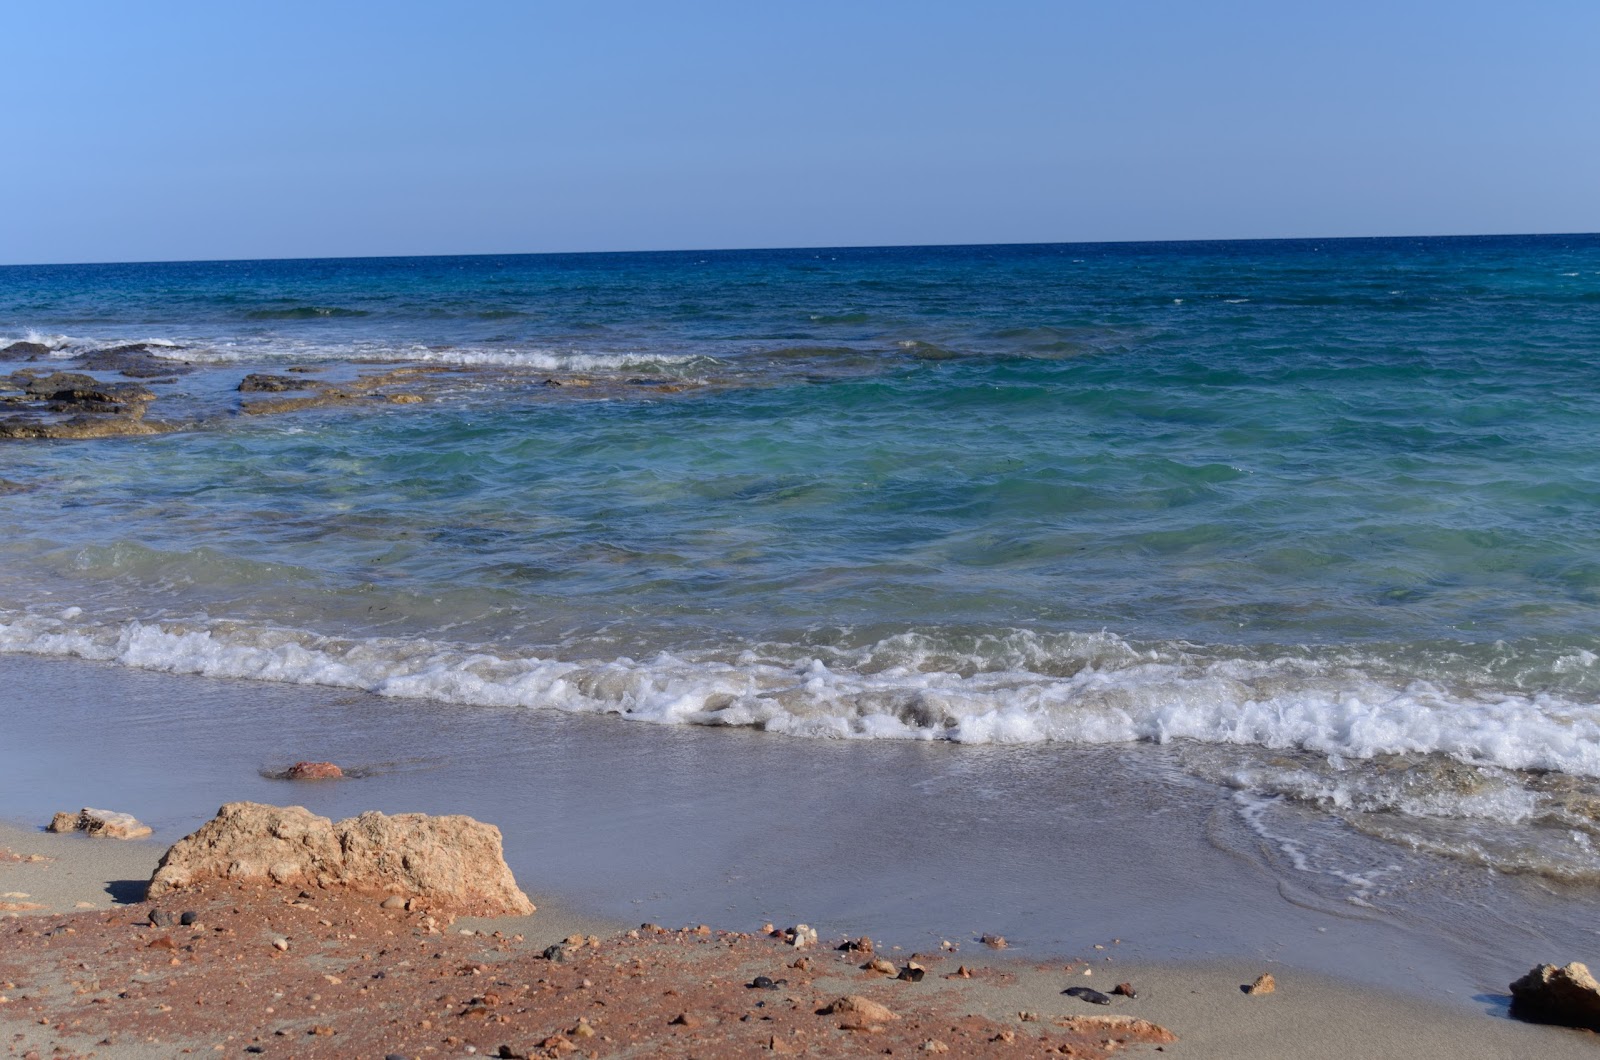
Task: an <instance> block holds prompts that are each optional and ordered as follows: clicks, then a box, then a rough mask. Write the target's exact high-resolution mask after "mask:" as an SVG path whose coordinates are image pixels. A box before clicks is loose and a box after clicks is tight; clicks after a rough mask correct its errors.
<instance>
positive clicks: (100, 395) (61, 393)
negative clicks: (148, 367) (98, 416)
mask: <svg viewBox="0 0 1600 1060" xmlns="http://www.w3.org/2000/svg"><path fill="white" fill-rule="evenodd" d="M83 378H86V379H87V378H88V377H87V376H84V377H83ZM39 382H40V383H43V382H46V380H43V379H41V380H39ZM49 397H50V400H51V401H55V402H59V403H62V404H68V405H82V406H84V407H85V408H87V409H88V410H89V411H91V412H115V411H117V406H122V405H133V404H138V403H142V402H146V401H154V400H155V399H156V396H155V394H154V393H153V392H151V391H150V390H149V388H147V387H142V386H140V385H139V384H138V383H92V384H91V385H87V386H85V385H81V384H80V385H76V386H70V387H65V388H63V389H60V390H57V391H56V392H55V393H53V394H50V395H49ZM105 405H110V406H113V407H112V408H100V407H97V406H105Z"/></svg>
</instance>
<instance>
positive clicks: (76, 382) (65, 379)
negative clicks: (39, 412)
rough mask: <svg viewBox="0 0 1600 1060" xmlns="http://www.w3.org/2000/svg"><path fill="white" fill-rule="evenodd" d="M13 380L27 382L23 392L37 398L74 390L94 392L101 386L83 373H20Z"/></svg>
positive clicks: (23, 385)
mask: <svg viewBox="0 0 1600 1060" xmlns="http://www.w3.org/2000/svg"><path fill="white" fill-rule="evenodd" d="M11 378H12V380H13V381H22V380H25V381H23V382H22V389H23V390H25V391H27V392H28V393H30V394H32V395H34V396H35V397H45V398H48V397H54V396H55V395H56V394H58V393H69V392H71V391H74V390H92V389H94V388H95V387H97V386H99V385H100V380H98V379H96V378H95V377H94V376H92V375H84V374H83V373H82V372H51V373H50V374H49V375H35V374H34V373H32V372H28V373H23V372H18V373H16V374H15V375H13V376H12V377H11Z"/></svg>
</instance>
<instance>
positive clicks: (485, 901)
mask: <svg viewBox="0 0 1600 1060" xmlns="http://www.w3.org/2000/svg"><path fill="white" fill-rule="evenodd" d="M210 880H248V881H255V882H270V883H276V884H299V885H311V884H315V885H317V886H320V887H341V888H346V889H349V890H352V891H359V892H368V893H383V894H399V895H414V896H417V897H420V898H424V899H426V900H427V901H428V903H429V905H430V907H431V908H432V909H434V910H435V911H438V912H446V913H452V914H458V915H470V916H507V915H526V914H528V913H531V912H533V911H534V906H533V903H532V902H530V901H528V896H527V895H525V894H523V893H522V891H521V890H520V889H518V887H517V884H516V880H515V879H513V878H512V876H511V870H510V869H509V868H507V867H506V863H505V858H504V856H503V854H502V851H501V844H500V830H499V829H498V828H496V827H494V826H493V825H490V824H483V823H482V822H479V821H475V820H473V819H472V818H470V817H460V816H450V817H430V816H428V815H427V814H421V813H400V814H394V815H392V816H391V815H385V814H382V813H377V812H368V813H364V814H362V815H360V816H359V817H351V818H347V819H345V820H343V821H339V822H337V823H335V822H332V821H330V820H328V818H326V817H319V816H317V815H316V814H314V813H312V812H310V811H309V810H307V809H305V808H304V807H301V806H267V805H263V804H262V803H256V802H230V803H228V804H227V805H226V806H224V807H222V808H221V809H220V810H218V811H217V816H216V817H214V818H213V819H212V820H210V821H209V822H207V823H206V824H205V825H203V826H202V827H201V828H200V830H199V831H197V832H195V833H194V834H193V835H191V836H188V837H186V838H184V839H182V840H180V841H179V842H178V843H177V844H176V845H174V846H173V847H172V849H171V850H168V851H167V852H166V854H164V855H163V856H162V858H161V864H160V865H158V866H157V867H156V871H155V875H154V876H152V877H151V878H150V888H149V892H148V896H149V897H150V898H158V897H160V896H161V895H164V894H167V893H168V892H170V891H174V890H178V889H180V888H185V887H191V886H194V885H196V884H200V883H204V882H207V881H210Z"/></svg>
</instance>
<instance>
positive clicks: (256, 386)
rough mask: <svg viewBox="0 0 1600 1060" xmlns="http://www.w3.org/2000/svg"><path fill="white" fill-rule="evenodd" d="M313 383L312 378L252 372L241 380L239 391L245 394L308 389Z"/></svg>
mask: <svg viewBox="0 0 1600 1060" xmlns="http://www.w3.org/2000/svg"><path fill="white" fill-rule="evenodd" d="M312 385H313V383H312V381H311V380H309V379H296V378H295V377H294V376H292V375H272V374H270V373H268V372H251V373H250V374H249V375H247V376H245V377H244V378H243V379H241V380H240V381H239V391H240V392H241V393H244V394H271V393H277V392H279V391H282V390H307V389H309V388H310V387H311V386H312Z"/></svg>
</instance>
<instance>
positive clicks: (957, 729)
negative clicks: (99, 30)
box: [0, 608, 1600, 880]
mask: <svg viewBox="0 0 1600 1060" xmlns="http://www.w3.org/2000/svg"><path fill="white" fill-rule="evenodd" d="M0 651H4V652H20V653H30V654H38V655H55V656H71V657H77V658H83V659H90V660H99V661H104V662H110V663H117V664H121V665H124V666H130V667H136V668H141V669H146V670H155V671H164V672H168V673H176V674H197V675H204V676H209V677H224V678H242V679H248V680H256V681H272V682H283V683H290V684H300V685H315V686H323V687H329V688H346V689H356V690H360V691H364V692H369V693H372V694H374V695H378V696H388V697H395V698H404V699H428V700H435V701H440V702H446V703H452V704H460V705H467V706H480V707H485V708H497V709H518V708H527V709H549V710H560V711H567V712H573V713H586V714H609V715H614V716H616V717H618V718H622V719H626V720H630V721H641V722H648V723H652V724H658V725H700V726H737V727H747V728H753V729H759V730H764V731H766V732H771V733H779V734H784V735H787V736H791V737H801V738H816V739H830V738H831V739H856V740H941V741H950V742H953V743H962V744H1044V743H1051V742H1059V743H1067V744H1079V745H1104V744H1118V743H1132V742H1147V743H1155V744H1162V745H1166V751H1165V752H1164V753H1171V754H1174V755H1175V756H1176V759H1175V761H1176V762H1177V764H1178V765H1180V766H1181V767H1182V768H1183V769H1184V770H1186V771H1187V772H1190V773H1193V774H1195V775H1198V776H1202V777H1205V778H1207V779H1209V780H1211V781H1213V782H1215V783H1218V784H1221V785H1224V786H1227V787H1232V788H1235V789H1238V790H1240V791H1242V792H1247V793H1250V794H1251V795H1252V796H1253V797H1257V796H1259V797H1264V798H1268V799H1278V800H1285V799H1286V800H1288V801H1289V802H1290V803H1300V804H1309V805H1313V806H1316V807H1318V808H1319V809H1321V810H1323V811H1324V812H1327V813H1330V814H1332V815H1334V816H1336V817H1339V818H1341V819H1343V820H1345V821H1346V822H1347V823H1349V824H1350V825H1351V826H1352V827H1354V828H1356V829H1357V830H1359V831H1363V832H1366V833H1367V834H1370V835H1374V836H1377V837H1379V838H1381V839H1384V840H1387V841H1390V842H1393V843H1397V844H1400V845H1402V846H1406V847H1410V848H1412V849H1417V850H1429V851H1433V852H1436V853H1440V854H1444V855H1448V856H1453V857H1457V858H1460V859H1463V860H1467V861H1471V862H1475V863H1479V864H1485V865H1489V866H1491V867H1494V868H1496V869H1499V870H1501V871H1513V872H1535V873H1541V874H1544V875H1547V876H1551V877H1556V878H1563V879H1583V880H1600V705H1597V704H1595V703H1592V702H1583V701H1580V700H1579V699H1578V698H1575V697H1574V696H1572V695H1558V694H1555V693H1551V692H1547V691H1545V692H1517V691H1508V690H1505V689H1504V688H1499V689H1496V688H1493V687H1488V686H1485V685H1474V684H1472V683H1471V682H1461V681H1459V680H1458V681H1455V682H1447V681H1443V680H1426V679H1423V678H1421V677H1417V676H1415V674H1412V675H1411V676H1406V675H1405V673H1404V672H1403V671H1402V670H1399V669H1394V668H1387V667H1386V666H1385V664H1384V662H1383V660H1381V659H1363V658H1361V657H1359V656H1353V655H1349V654H1343V655H1340V654H1336V653H1335V654H1325V655H1320V656H1319V655H1316V654H1314V653H1313V654H1298V655H1297V654H1285V655H1261V656H1259V657H1245V656H1244V655H1243V654H1242V650H1241V653H1239V654H1234V655H1219V654H1217V650H1216V649H1199V648H1196V647H1195V646H1192V645H1185V644H1181V643H1177V642H1169V643H1164V644H1160V645H1156V646H1140V645H1136V644H1134V643H1132V642H1129V641H1127V640H1124V639H1123V638H1121V637H1118V636H1116V635H1114V634H1111V633H1103V632H1102V633H1068V634H1053V635H1042V634H1037V633H1033V632H1029V631H1025V630H1015V631H1010V632H1006V633H996V634H984V635H970V634H969V635H955V634H950V633H945V632H940V631H911V632H906V633H902V634H898V635H895V636H890V637H886V638H883V639H880V640H878V641H876V642H874V643H871V644H868V645H866V646H863V647H856V648H840V647H830V646H819V645H814V644H813V645H803V644H788V643H772V644H758V645H749V646H744V647H739V648H723V649H702V650H694V651H684V650H679V651H673V652H659V653H656V654H654V655H652V656H650V657H648V658H640V659H634V658H628V657H620V656H619V657H614V658H606V659H593V658H589V659H564V658H556V657H552V656H543V655H534V654H518V653H515V652H511V651H507V650H505V649H503V648H501V647H496V648H493V649H490V648H485V647H482V646H475V645H471V644H451V643H445V642H440V641H435V640H429V639H425V638H409V639H407V638H380V637H368V638H356V637H334V636H326V635H321V634H316V633H312V632H309V631H305V630H296V629H290V628H283V627H274V626H267V625H253V624H250V623H244V622H236V621H214V620H209V619H206V620H196V621H188V622H176V621H162V622H150V621H128V622H120V623H112V622H106V623H96V622H94V621H85V620H84V616H83V614H82V612H80V611H79V610H78V609H77V608H69V609H68V610H66V611H64V612H59V613H56V614H52V615H45V614H40V613H30V612H3V611H0ZM1311 651H1314V650H1311ZM1596 663H1597V659H1596V656H1595V654H1594V653H1592V652H1589V651H1587V650H1582V649H1580V650H1575V651H1573V650H1569V651H1565V652H1562V653H1560V654H1558V655H1554V656H1553V657H1551V658H1547V659H1544V660H1542V662H1541V663H1540V669H1541V672H1550V673H1559V672H1563V671H1565V670H1571V669H1574V668H1576V669H1580V670H1589V669H1593V668H1594V667H1595V666H1596Z"/></svg>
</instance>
